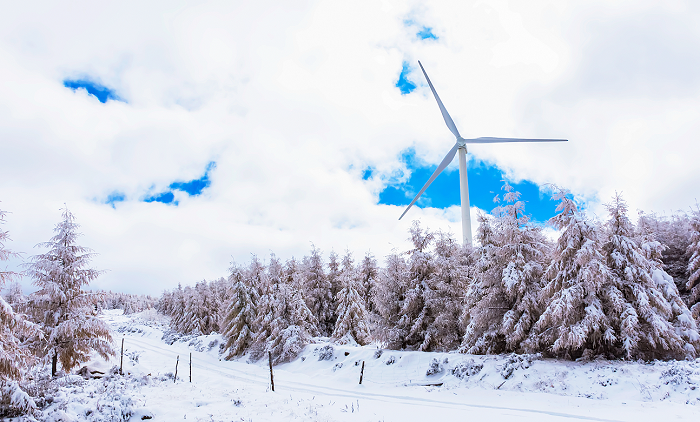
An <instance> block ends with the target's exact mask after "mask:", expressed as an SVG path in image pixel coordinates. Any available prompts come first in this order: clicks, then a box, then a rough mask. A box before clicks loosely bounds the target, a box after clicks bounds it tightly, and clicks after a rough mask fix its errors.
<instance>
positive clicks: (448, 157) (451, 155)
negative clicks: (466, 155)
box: [399, 144, 459, 220]
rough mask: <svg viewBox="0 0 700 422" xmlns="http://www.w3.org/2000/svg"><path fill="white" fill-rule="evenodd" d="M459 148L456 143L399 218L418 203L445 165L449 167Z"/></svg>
mask: <svg viewBox="0 0 700 422" xmlns="http://www.w3.org/2000/svg"><path fill="white" fill-rule="evenodd" d="M458 148H459V144H455V146H453V147H452V149H451V150H450V152H448V153H447V155H446V156H445V158H443V159H442V162H441V163H440V165H439V166H438V168H437V169H436V170H435V172H433V175H432V176H430V179H428V181H427V182H425V185H423V188H422V189H421V190H420V192H418V195H416V197H415V198H413V201H411V203H410V204H408V207H406V210H405V211H404V212H403V214H401V217H399V220H401V219H402V218H403V216H404V215H406V213H407V212H408V210H409V209H411V207H412V206H413V204H415V203H416V201H417V200H418V198H420V196H421V195H423V192H425V190H426V189H428V186H430V184H431V183H433V180H435V178H436V177H438V176H439V175H440V173H442V171H443V170H445V167H447V166H448V165H449V164H450V163H451V162H452V159H453V158H455V154H456V153H457V149H458Z"/></svg>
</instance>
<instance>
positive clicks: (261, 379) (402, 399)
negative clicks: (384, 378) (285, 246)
mask: <svg viewBox="0 0 700 422" xmlns="http://www.w3.org/2000/svg"><path fill="white" fill-rule="evenodd" d="M129 337H130V340H131V341H132V342H133V343H136V345H138V346H139V347H143V348H144V349H146V350H149V351H151V352H154V353H159V354H163V353H166V354H168V355H170V356H171V357H172V358H174V357H175V356H176V355H179V353H178V352H177V351H173V350H171V349H168V348H165V347H160V346H157V345H154V344H150V343H146V342H145V341H143V340H138V339H137V338H134V337H133V336H131V335H130V336H129ZM200 353H201V352H200ZM192 367H193V368H197V369H203V370H206V371H210V372H214V373H216V374H219V375H223V376H225V377H227V378H231V379H235V380H239V381H245V382H249V383H252V384H257V385H261V386H267V385H269V380H268V378H267V376H266V375H267V370H266V369H264V371H265V373H266V375H265V376H260V375H256V374H252V373H248V372H244V371H240V370H237V369H234V368H230V367H227V366H225V365H223V364H222V365H217V364H214V363H209V362H206V361H203V360H198V361H197V363H195V362H194V361H193V362H192ZM251 367H254V368H257V366H255V365H251ZM261 370H262V369H261ZM231 372H233V373H235V374H232V373H231ZM241 374H244V375H245V376H241ZM280 375H284V376H285V377H286V376H287V375H291V373H287V372H282V373H281V374H280ZM247 377H254V378H255V379H253V378H247ZM275 378H276V379H280V378H278V376H276V377H275ZM279 387H280V386H279V385H278V389H279ZM289 390H290V391H292V392H305V393H309V394H313V395H319V396H324V395H325V396H333V397H343V398H349V399H363V400H373V401H378V402H383V403H396V404H405V405H412V406H425V405H430V406H431V407H440V408H444V409H460V408H476V409H488V410H504V411H511V412H524V413H530V414H532V413H535V414H541V415H548V416H554V417H559V418H567V419H578V420H587V421H600V422H621V421H619V420H616V419H603V418H596V417H592V416H583V415H575V414H570V413H562V412H552V411H547V410H538V409H524V408H514V407H503V406H489V405H483V404H470V403H460V402H450V401H443V400H431V399H426V398H420V397H412V396H397V395H391V394H380V393H364V392H359V391H348V390H342V389H338V388H333V387H327V386H320V385H314V384H306V383H302V382H297V381H295V382H294V388H290V389H289Z"/></svg>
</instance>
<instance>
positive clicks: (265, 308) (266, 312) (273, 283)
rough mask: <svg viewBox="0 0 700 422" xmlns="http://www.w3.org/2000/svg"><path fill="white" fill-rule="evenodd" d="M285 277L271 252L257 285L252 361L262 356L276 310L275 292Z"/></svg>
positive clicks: (282, 268) (280, 264)
mask: <svg viewBox="0 0 700 422" xmlns="http://www.w3.org/2000/svg"><path fill="white" fill-rule="evenodd" d="M285 279H286V275H285V272H284V267H283V266H282V263H281V262H280V260H279V258H277V257H276V256H275V255H274V254H271V255H270V263H269V265H268V266H267V273H266V276H265V278H264V279H262V280H261V281H260V285H259V286H257V287H258V292H259V295H260V297H259V299H258V301H257V305H256V317H255V320H254V321H253V332H254V333H255V335H254V337H253V344H252V346H251V353H250V358H251V359H252V360H254V361H255V360H258V359H260V358H262V357H263V354H264V353H265V352H266V349H267V340H268V338H269V337H270V335H271V333H272V323H273V321H274V319H275V312H276V310H277V298H276V295H275V292H276V291H277V290H279V288H278V286H279V285H280V284H282V283H284V282H285Z"/></svg>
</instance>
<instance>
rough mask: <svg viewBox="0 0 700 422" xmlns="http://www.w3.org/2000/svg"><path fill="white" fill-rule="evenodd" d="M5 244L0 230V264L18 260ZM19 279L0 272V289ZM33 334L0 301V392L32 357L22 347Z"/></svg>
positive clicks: (24, 321)
mask: <svg viewBox="0 0 700 422" xmlns="http://www.w3.org/2000/svg"><path fill="white" fill-rule="evenodd" d="M4 223H5V212H4V211H2V210H0V224H4ZM8 240H10V239H9V233H8V232H7V231H4V230H2V228H0V262H3V261H7V260H8V259H10V258H11V257H17V256H19V255H18V254H17V253H16V252H13V251H11V250H10V249H8V248H7V247H6V246H5V242H7V241H8ZM18 276H19V275H18V274H17V273H15V272H12V271H2V270H0V289H2V288H3V287H4V285H5V283H6V282H9V281H11V280H12V279H13V278H14V277H18ZM20 292H21V289H20ZM36 332H37V329H36V326H35V325H34V324H32V323H30V322H29V321H27V319H26V318H25V317H24V315H22V314H19V313H17V312H15V310H13V309H12V306H10V304H9V303H8V302H6V301H5V299H3V298H2V297H0V340H1V341H0V388H8V389H9V388H10V384H8V382H9V381H10V380H17V379H19V378H20V377H21V375H22V373H23V372H24V370H25V369H26V367H27V365H28V364H29V363H30V362H31V360H32V353H31V351H30V350H28V349H27V347H26V346H25V345H24V344H23V342H22V339H23V338H27V337H30V336H34V335H35V334H36ZM12 385H13V386H15V387H14V388H13V391H15V390H16V389H17V388H18V387H16V384H12ZM13 407H15V406H13ZM20 407H22V406H20ZM30 407H31V406H30ZM25 410H27V409H25Z"/></svg>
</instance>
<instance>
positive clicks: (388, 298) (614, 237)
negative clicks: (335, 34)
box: [157, 183, 700, 362]
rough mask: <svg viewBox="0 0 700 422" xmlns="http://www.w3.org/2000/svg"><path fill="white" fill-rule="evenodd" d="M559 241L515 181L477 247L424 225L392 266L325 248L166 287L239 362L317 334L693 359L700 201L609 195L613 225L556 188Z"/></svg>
mask: <svg viewBox="0 0 700 422" xmlns="http://www.w3.org/2000/svg"><path fill="white" fill-rule="evenodd" d="M554 199H556V200H557V201H558V202H559V205H558V208H557V214H556V215H555V216H554V217H553V218H552V219H551V220H550V222H549V223H550V225H552V226H553V227H554V228H555V229H557V230H558V233H559V237H558V239H557V240H556V242H551V241H550V240H548V239H547V238H546V237H545V235H544V234H543V228H542V227H541V226H539V225H536V224H533V223H531V222H530V221H529V218H528V216H527V214H525V210H524V203H523V202H522V201H521V200H520V194H519V193H518V192H515V191H514V190H513V189H512V187H511V186H509V185H508V184H507V183H506V184H505V186H504V195H503V199H502V201H499V204H498V206H497V207H496V208H495V209H494V211H493V212H492V214H491V215H479V216H478V221H479V228H478V231H477V233H476V239H477V241H478V245H479V246H477V247H475V248H471V247H463V246H461V245H460V244H459V243H458V242H457V241H456V240H455V239H454V238H453V237H452V236H451V235H450V234H448V233H443V232H431V231H429V230H427V229H424V228H422V227H420V225H419V224H418V223H417V222H415V223H414V225H413V226H412V228H411V229H410V240H411V242H412V245H413V247H412V248H411V249H410V250H408V251H405V252H393V253H392V254H390V255H389V256H387V257H386V260H385V264H384V267H381V268H380V267H379V266H378V264H377V262H376V260H375V258H374V257H373V256H372V255H371V254H369V253H368V254H367V255H365V257H364V258H363V259H362V260H360V261H359V262H355V261H354V259H353V256H352V255H351V254H350V253H345V255H344V256H343V257H339V256H338V255H337V254H336V253H334V252H331V253H330V256H329V260H328V262H324V260H323V259H322V254H321V251H320V250H318V249H317V248H315V247H312V249H311V253H310V255H308V256H305V257H303V258H302V259H301V260H296V259H294V258H292V259H290V260H287V261H286V262H282V261H281V260H280V259H279V258H278V257H276V256H275V255H274V254H272V255H271V256H270V258H269V260H268V261H267V262H262V261H261V260H259V259H258V258H257V257H253V259H252V260H251V261H250V263H248V264H247V265H244V266H241V265H236V264H234V265H232V267H231V270H230V275H229V277H228V279H219V280H216V281H213V282H206V281H202V282H200V283H197V284H196V285H195V287H193V288H192V287H185V288H184V289H183V288H182V287H181V286H178V288H177V289H176V290H173V291H166V292H164V293H163V295H162V297H161V298H160V300H159V302H158V305H157V308H158V310H159V311H160V312H162V313H164V314H167V315H170V316H171V317H172V326H173V328H174V329H176V330H178V331H181V332H183V333H189V334H209V333H212V332H219V333H221V334H222V335H223V336H224V338H225V340H226V344H225V351H224V352H225V353H226V358H228V359H230V358H233V357H236V356H241V355H243V354H245V353H247V352H250V357H251V359H253V360H255V359H259V358H261V357H263V356H266V355H267V352H271V353H272V356H273V358H274V360H275V362H282V361H287V360H290V359H292V358H294V357H295V356H296V355H297V354H298V352H299V351H300V350H301V348H302V347H303V346H304V345H306V344H308V343H309V342H310V341H311V339H312V337H314V336H323V337H330V338H331V339H332V340H333V341H336V342H340V343H348V342H353V343H354V342H356V343H358V344H361V345H363V344H367V343H368V342H371V341H376V342H379V343H380V344H382V345H383V347H387V348H393V349H409V350H424V351H446V350H459V351H461V352H464V353H476V354H492V353H509V352H516V353H534V352H541V353H543V354H545V355H548V356H553V357H560V358H567V359H577V358H581V357H584V358H590V357H594V356H604V357H607V358H612V359H615V358H617V359H645V360H650V359H684V358H691V357H695V356H696V355H697V354H698V352H700V335H699V334H698V328H697V324H698V322H700V321H699V318H700V210H694V211H691V213H690V214H676V215H673V216H671V217H670V218H665V217H659V216H657V215H649V214H641V216H640V218H639V220H638V223H637V224H636V225H635V224H633V223H632V221H631V220H630V218H629V210H628V207H627V204H626V203H625V201H624V200H623V199H622V198H621V197H620V196H619V195H616V196H615V197H614V198H613V199H612V201H611V202H610V203H609V204H607V211H608V215H607V218H606V219H605V221H598V220H596V219H593V218H591V217H590V216H587V215H586V214H585V213H583V212H581V211H580V210H579V209H578V207H577V206H576V204H575V202H574V201H573V200H571V199H570V198H569V196H567V192H566V191H562V190H557V191H556V193H555V195H554Z"/></svg>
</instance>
